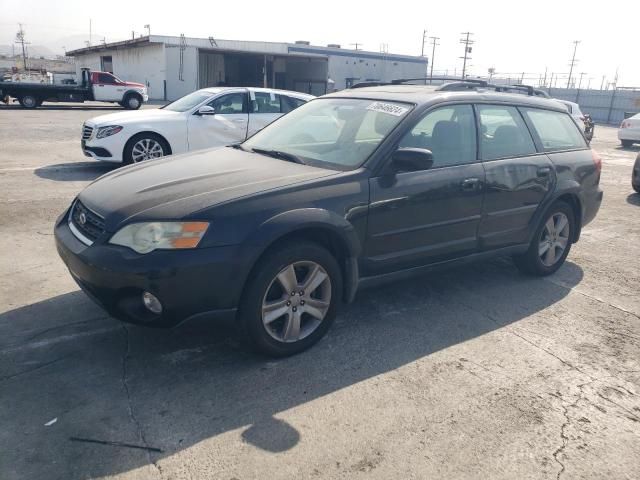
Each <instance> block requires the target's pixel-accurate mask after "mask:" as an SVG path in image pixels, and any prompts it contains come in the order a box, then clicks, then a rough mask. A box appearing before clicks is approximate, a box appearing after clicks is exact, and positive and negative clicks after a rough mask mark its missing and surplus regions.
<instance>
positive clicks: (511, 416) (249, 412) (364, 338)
mask: <svg viewBox="0 0 640 480" xmlns="http://www.w3.org/2000/svg"><path fill="white" fill-rule="evenodd" d="M146 108H153V107H146ZM110 110H117V109H112V108H110V107H98V106H97V105H91V104H89V105H85V104H83V105H82V106H74V107H71V106H50V107H47V108H43V109H38V110H32V111H28V110H23V109H18V108H7V107H3V106H0V251H1V252H2V254H1V256H0V258H1V261H0V400H1V401H0V425H2V428H1V429H0V478H2V479H3V480H10V479H65V480H66V479H85V478H118V479H147V478H151V479H155V478H158V479H160V478H164V479H187V478H194V479H196V478H198V479H200V478H215V479H218V478H220V479H240V480H244V479H252V478H263V479H266V478H268V479H290V478H360V477H367V478H380V479H390V478H403V479H404V478H407V479H410V478H416V479H417V478H420V479H424V478H456V479H457V478H491V479H556V478H594V479H603V478H629V479H632V478H640V195H638V194H634V193H633V191H632V189H631V185H630V177H631V166H632V164H633V160H634V159H635V156H636V154H637V151H638V149H637V148H636V149H622V148H621V147H620V146H619V145H618V141H617V138H616V129H614V128H610V127H603V126H598V127H596V136H595V139H594V142H593V146H594V147H595V148H596V149H597V150H598V151H599V152H600V154H601V155H602V157H603V173H602V182H601V183H602V188H603V190H604V202H603V205H602V208H601V210H600V213H599V215H598V217H597V218H596V220H595V221H594V222H593V223H591V224H590V225H589V226H588V227H586V228H585V230H584V231H583V233H582V238H581V240H580V242H579V243H578V244H576V245H574V247H573V249H572V250H571V253H570V255H569V258H568V261H567V263H566V264H565V266H563V267H562V268H561V269H560V270H559V272H558V273H556V274H555V275H553V276H551V277H547V278H544V279H542V278H528V277H525V276H522V275H521V274H519V273H518V272H517V270H516V269H515V267H514V266H513V265H512V264H511V262H510V261H509V260H508V259H505V260H496V261H491V262H488V263H479V264H475V265H471V266H466V267H461V268H457V269H455V270H449V271H446V272H441V273H437V274H432V275H430V276H426V277H420V278H417V279H412V280H409V281H405V282H402V283H397V284H393V285H388V286H384V287H381V288H378V289H375V290H369V291H365V292H361V293H359V294H358V296H357V298H356V302H355V303H354V304H351V305H348V306H345V307H344V308H343V309H342V311H341V313H340V314H339V316H338V318H337V320H336V323H335V324H334V327H333V328H332V329H331V330H330V332H329V334H328V336H327V337H326V338H325V339H323V340H322V341H321V342H320V343H319V344H318V345H316V346H315V347H313V348H312V349H311V350H309V351H307V352H305V353H302V354H300V355H297V356H295V357H291V358H287V359H283V360H277V361H274V360H270V359H265V358H262V357H259V356H257V355H254V354H252V353H249V352H247V351H246V350H245V349H244V347H243V346H242V344H241V343H240V342H239V341H238V339H237V338H236V336H235V333H234V331H233V329H232V328H231V327H230V326H228V325H220V324H201V323H199V324H186V325H184V326H182V327H179V328H177V329H174V330H154V329H144V328H140V327H134V326H128V325H123V324H121V323H118V322H117V321H115V320H113V319H111V318H109V317H108V316H107V315H106V314H105V313H104V312H103V311H102V310H101V309H99V308H98V307H97V306H95V305H94V304H93V303H92V302H91V301H90V300H89V299H88V298H87V297H86V296H85V295H84V294H83V293H82V292H80V291H79V290H78V287H77V286H76V285H75V283H74V282H73V281H72V279H71V277H70V276H69V274H68V272H67V271H66V269H65V267H64V265H63V263H62V261H61V260H60V259H59V258H58V256H57V253H56V251H55V246H54V243H53V235H52V230H53V223H54V221H55V219H56V217H57V216H58V215H59V214H60V213H62V212H63V211H64V209H65V208H66V207H67V206H68V205H69V203H70V202H71V200H72V199H73V197H74V196H75V195H76V194H77V193H78V192H79V191H80V190H81V189H82V188H83V187H84V186H85V185H87V184H88V183H89V182H91V181H92V180H94V179H95V178H97V177H98V176H100V175H101V174H103V173H105V172H107V171H108V170H109V169H110V168H111V167H109V166H108V165H102V164H98V163H96V162H93V161H91V160H90V159H87V158H86V157H84V156H83V155H82V153H81V151H80V138H79V137H80V128H81V125H82V122H83V121H84V120H85V119H88V118H90V117H93V116H95V115H99V114H102V113H108V111H110ZM113 194H114V195H117V194H118V192H113ZM212 275H215V272H212Z"/></svg>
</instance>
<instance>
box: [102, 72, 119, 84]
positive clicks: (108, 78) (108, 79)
mask: <svg viewBox="0 0 640 480" xmlns="http://www.w3.org/2000/svg"><path fill="white" fill-rule="evenodd" d="M98 83H106V84H109V85H111V84H114V83H116V82H115V79H114V78H113V76H112V75H109V74H108V73H99V74H98Z"/></svg>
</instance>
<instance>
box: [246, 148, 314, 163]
mask: <svg viewBox="0 0 640 480" xmlns="http://www.w3.org/2000/svg"><path fill="white" fill-rule="evenodd" d="M251 151H252V152H255V153H259V154H261V155H267V156H268V157H273V158H279V159H280V160H286V161H287V162H293V163H300V164H302V165H306V164H305V163H304V162H303V161H302V159H301V158H300V157H297V156H296V155H294V154H292V153H287V152H282V151H280V150H267V149H265V148H252V149H251Z"/></svg>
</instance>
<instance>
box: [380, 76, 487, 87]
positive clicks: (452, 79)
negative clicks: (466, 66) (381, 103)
mask: <svg viewBox="0 0 640 480" xmlns="http://www.w3.org/2000/svg"><path fill="white" fill-rule="evenodd" d="M419 80H423V81H427V80H429V81H431V80H436V81H450V82H466V83H473V84H476V85H481V86H486V85H487V81H486V80H482V79H479V78H461V77H449V76H446V77H417V78H397V79H395V80H391V84H392V85H401V84H403V83H407V82H416V81H419Z"/></svg>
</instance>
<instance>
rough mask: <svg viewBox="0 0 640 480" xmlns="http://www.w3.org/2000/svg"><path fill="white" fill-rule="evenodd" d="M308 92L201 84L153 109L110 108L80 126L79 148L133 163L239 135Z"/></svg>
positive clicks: (299, 101)
mask: <svg viewBox="0 0 640 480" xmlns="http://www.w3.org/2000/svg"><path fill="white" fill-rule="evenodd" d="M312 98H314V97H313V96H312V95H306V94H304V93H299V92H289V91H285V90H274V89H267V88H229V87H221V88H205V89H202V90H197V91H195V92H193V93H190V94H189V95H186V96H184V97H182V98H180V99H178V100H176V101H175V102H172V103H170V104H168V105H165V106H164V107H161V108H157V109H145V110H139V111H136V112H122V113H112V114H108V115H101V116H99V117H95V118H92V119H91V120H88V121H86V122H85V124H84V125H83V127H82V150H83V151H84V154H85V155H86V156H88V157H92V158H94V159H96V160H104V161H108V162H118V163H120V162H121V163H125V164H129V163H136V162H140V161H143V160H148V159H151V158H158V157H162V156H165V155H171V154H178V153H183V152H188V151H193V150H199V149H202V148H211V147H218V146H224V145H229V144H232V143H237V142H241V141H243V140H245V139H246V138H247V137H249V136H251V135H253V134H254V133H255V132H257V131H258V130H260V129H262V128H264V127H265V126H267V125H268V124H270V123H271V122H273V121H274V120H275V119H277V118H278V117H280V116H282V115H283V114H285V113H287V112H290V111H291V110H294V109H295V108H297V107H299V106H300V105H302V104H304V103H306V102H308V101H309V100H311V99H312Z"/></svg>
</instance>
